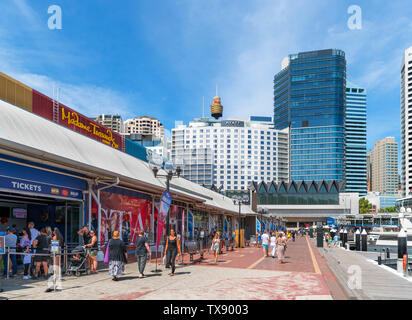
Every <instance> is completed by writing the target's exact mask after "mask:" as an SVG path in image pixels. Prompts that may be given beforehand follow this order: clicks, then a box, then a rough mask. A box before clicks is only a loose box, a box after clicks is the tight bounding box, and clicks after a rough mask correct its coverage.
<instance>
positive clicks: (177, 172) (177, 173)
mask: <svg viewBox="0 0 412 320" xmlns="http://www.w3.org/2000/svg"><path fill="white" fill-rule="evenodd" d="M158 172H159V168H157V167H153V174H154V176H155V178H157V177H165V178H166V190H167V191H170V180H172V178H173V177H174V176H176V177H178V178H179V177H180V174H181V173H182V168H181V167H180V166H177V167H176V169H175V170H174V171H173V170H169V171H167V174H164V175H159V174H158ZM169 227H170V214H168V215H167V221H166V235H167V234H169Z"/></svg>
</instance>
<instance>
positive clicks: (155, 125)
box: [124, 116, 164, 137]
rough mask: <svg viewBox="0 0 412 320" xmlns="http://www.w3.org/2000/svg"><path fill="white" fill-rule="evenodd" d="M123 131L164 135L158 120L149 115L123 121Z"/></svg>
mask: <svg viewBox="0 0 412 320" xmlns="http://www.w3.org/2000/svg"><path fill="white" fill-rule="evenodd" d="M124 127H125V133H127V134H132V133H139V134H143V135H153V136H157V137H163V136H164V128H163V125H162V124H161V123H160V121H159V120H157V119H155V118H151V117H146V116H144V117H136V118H133V119H128V120H126V121H125V122H124Z"/></svg>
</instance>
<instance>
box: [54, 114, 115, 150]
mask: <svg viewBox="0 0 412 320" xmlns="http://www.w3.org/2000/svg"><path fill="white" fill-rule="evenodd" d="M60 110H61V115H60V121H59V123H60V124H63V125H66V126H69V127H70V126H74V127H76V128H77V129H78V130H80V131H82V132H84V133H85V134H87V135H88V136H90V135H92V137H93V138H95V139H96V140H100V141H101V142H103V143H105V144H107V145H109V146H111V147H113V148H116V149H119V143H118V142H116V139H115V137H114V136H113V133H114V132H113V131H112V130H110V129H108V128H105V127H103V126H101V125H100V124H98V123H95V122H92V121H86V122H82V121H81V116H79V114H78V113H77V112H75V111H70V110H67V109H65V108H64V107H60Z"/></svg>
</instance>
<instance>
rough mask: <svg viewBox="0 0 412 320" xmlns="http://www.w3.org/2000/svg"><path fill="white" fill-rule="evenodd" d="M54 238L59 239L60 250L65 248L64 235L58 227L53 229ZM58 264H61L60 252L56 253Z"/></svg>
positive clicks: (54, 239)
mask: <svg viewBox="0 0 412 320" xmlns="http://www.w3.org/2000/svg"><path fill="white" fill-rule="evenodd" d="M52 240H53V241H59V248H60V250H61V248H63V236H62V234H61V232H60V230H59V229H58V228H54V229H53V234H52ZM59 253H60V252H59ZM56 266H60V254H58V255H56Z"/></svg>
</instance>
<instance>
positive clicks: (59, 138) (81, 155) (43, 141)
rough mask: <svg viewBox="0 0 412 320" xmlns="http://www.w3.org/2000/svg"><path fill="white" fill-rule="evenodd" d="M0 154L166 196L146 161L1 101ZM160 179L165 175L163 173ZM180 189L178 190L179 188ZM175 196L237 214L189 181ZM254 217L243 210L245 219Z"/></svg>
mask: <svg viewBox="0 0 412 320" xmlns="http://www.w3.org/2000/svg"><path fill="white" fill-rule="evenodd" d="M0 153H5V154H10V155H18V156H19V157H26V158H28V159H30V160H32V161H35V162H43V163H47V162H49V163H51V164H52V165H54V166H59V167H64V168H65V169H67V170H73V171H76V172H81V173H83V174H85V175H86V176H88V177H96V176H100V175H102V176H103V177H112V178H114V177H119V178H120V181H121V183H124V184H125V183H126V184H127V185H128V186H135V187H136V188H142V187H146V188H148V190H149V189H150V190H156V192H158V193H161V192H162V191H163V190H164V189H165V188H166V184H165V179H164V178H155V177H154V174H153V172H152V169H151V168H150V166H149V164H148V163H147V162H144V161H142V160H140V159H137V158H135V157H133V156H131V155H129V154H126V153H124V152H122V151H119V150H116V149H113V148H112V147H109V146H107V145H105V144H103V143H100V142H98V141H95V140H93V139H91V138H89V137H87V136H84V135H81V134H79V133H77V132H74V131H72V130H70V129H68V128H65V127H63V126H61V125H59V124H57V123H55V122H53V121H50V120H47V119H45V118H42V117H40V116H38V115H36V114H34V113H31V112H29V111H26V110H24V109H21V108H19V107H16V106H14V105H11V104H9V103H7V102H4V101H2V100H0ZM159 174H165V172H164V171H163V170H160V171H159ZM174 186H175V187H174ZM170 188H171V192H172V193H177V194H180V195H181V196H182V197H184V198H188V197H190V198H191V199H192V200H193V201H194V202H198V203H199V202H204V205H205V206H207V207H209V208H210V209H217V210H222V211H225V212H228V213H232V214H237V213H238V210H239V209H238V206H237V205H234V204H233V201H232V199H230V198H228V197H226V196H224V195H221V194H219V193H217V192H214V191H212V190H209V189H207V188H204V187H202V186H201V185H198V184H196V183H193V182H191V181H189V180H187V179H184V178H177V177H173V179H172V181H171V184H170ZM245 213H246V214H253V213H254V212H253V211H251V210H250V208H249V207H245V206H242V214H245Z"/></svg>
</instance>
